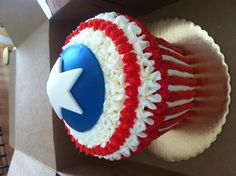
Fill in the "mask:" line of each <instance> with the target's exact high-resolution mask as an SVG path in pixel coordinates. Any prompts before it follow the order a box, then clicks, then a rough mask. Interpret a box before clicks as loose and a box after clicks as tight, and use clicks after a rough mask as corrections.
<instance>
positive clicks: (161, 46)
mask: <svg viewBox="0 0 236 176" xmlns="http://www.w3.org/2000/svg"><path fill="white" fill-rule="evenodd" d="M158 46H159V47H160V48H162V49H166V50H168V51H171V52H173V53H175V54H178V55H179V56H182V57H183V55H182V54H180V53H177V52H176V51H174V50H172V49H170V48H167V47H165V46H163V45H158Z"/></svg>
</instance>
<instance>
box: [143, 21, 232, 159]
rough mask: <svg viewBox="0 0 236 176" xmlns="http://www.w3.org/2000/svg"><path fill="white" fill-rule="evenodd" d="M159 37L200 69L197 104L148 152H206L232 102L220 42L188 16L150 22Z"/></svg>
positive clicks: (172, 155)
mask: <svg viewBox="0 0 236 176" xmlns="http://www.w3.org/2000/svg"><path fill="white" fill-rule="evenodd" d="M147 28H148V29H149V30H150V32H151V33H152V34H153V35H155V36H156V37H160V38H163V39H165V40H167V41H168V42H170V43H172V44H174V45H175V46H177V47H179V48H182V49H184V50H185V51H187V53H188V58H189V59H190V60H191V62H192V66H193V67H194V68H195V70H196V77H197V81H198V85H199V86H198V87H197V94H198V96H197V98H196V100H195V101H196V107H195V108H194V109H193V110H192V111H191V115H190V116H189V117H188V118H187V120H186V121H185V124H184V125H183V126H181V127H178V128H176V129H173V130H171V131H169V132H167V133H166V134H164V135H162V136H161V137H160V138H158V139H156V140H154V141H153V142H152V143H151V145H150V146H149V148H148V150H147V151H148V152H150V153H151V154H152V155H154V156H156V157H157V158H160V159H163V160H166V161H171V162H174V161H181V160H187V159H190V158H192V157H195V156H196V155H198V154H200V153H203V152H204V150H205V149H207V148H209V147H210V145H211V144H212V143H213V142H214V141H215V140H216V137H217V135H218V134H219V133H220V132H221V130H222V126H223V125H224V123H225V122H226V115H227V114H228V105H229V103H230V96H229V93H230V85H229V81H230V77H229V74H228V67H227V65H226V64H225V62H224V55H223V54H222V53H221V52H220V48H219V46H218V45H217V44H216V43H215V42H214V40H213V39H212V38H211V37H210V36H209V35H208V33H207V32H206V31H205V30H202V29H201V27H199V26H197V25H195V24H193V23H192V22H189V21H186V20H184V19H176V18H175V19H165V20H159V21H155V22H153V23H150V24H147Z"/></svg>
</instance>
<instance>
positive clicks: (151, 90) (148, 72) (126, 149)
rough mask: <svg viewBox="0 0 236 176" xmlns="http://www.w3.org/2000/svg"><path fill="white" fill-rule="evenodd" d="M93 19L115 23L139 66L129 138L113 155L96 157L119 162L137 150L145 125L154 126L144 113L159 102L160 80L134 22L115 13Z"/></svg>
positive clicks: (148, 115) (148, 113)
mask: <svg viewBox="0 0 236 176" xmlns="http://www.w3.org/2000/svg"><path fill="white" fill-rule="evenodd" d="M95 18H98V19H104V20H107V21H111V22H112V23H115V24H116V25H117V26H118V27H119V28H120V29H122V30H123V31H124V33H125V34H126V36H127V37H128V40H129V42H130V43H132V44H133V47H134V52H135V53H136V54H137V59H138V64H139V65H140V70H141V73H140V78H141V86H140V87H139V97H138V99H139V105H138V108H137V110H136V116H137V120H136V122H135V124H134V126H133V128H132V129H130V136H129V138H127V139H126V141H125V143H124V144H123V146H121V147H120V149H119V150H118V151H116V152H114V153H113V154H110V155H106V156H98V157H99V158H105V159H109V160H119V159H121V157H122V155H123V156H126V157H129V156H130V154H131V151H132V152H135V151H136V150H137V147H138V146H139V144H140V143H139V140H138V137H146V136H147V135H146V134H145V133H144V131H145V130H146V123H149V124H154V121H153V120H152V119H151V118H150V117H151V116H152V115H153V114H152V113H150V112H148V111H145V110H144V109H145V108H146V107H147V108H149V109H156V108H157V107H156V105H155V103H156V102H160V101H161V100H162V99H161V96H160V95H159V94H156V91H157V90H159V89H160V85H159V84H158V83H157V82H156V81H157V80H160V79H161V74H160V72H159V71H156V72H154V70H155V69H154V64H155V63H154V61H152V60H149V58H150V57H151V53H144V52H143V50H144V49H145V48H146V47H147V46H149V42H148V41H145V40H144V36H141V37H137V36H138V35H139V34H140V33H141V28H140V27H139V26H138V25H137V24H136V23H134V22H129V20H128V19H127V18H126V17H125V16H123V15H119V16H117V14H116V13H115V12H111V13H105V14H99V15H98V16H96V17H95Z"/></svg>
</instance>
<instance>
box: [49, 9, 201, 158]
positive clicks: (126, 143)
mask: <svg viewBox="0 0 236 176" xmlns="http://www.w3.org/2000/svg"><path fill="white" fill-rule="evenodd" d="M62 49H63V51H62V53H61V54H60V57H59V58H58V59H57V61H56V63H55V65H54V66H53V68H52V71H51V73H50V76H49V80H48V83H47V93H48V96H49V99H50V103H51V105H52V107H53V109H54V111H55V112H56V114H57V116H58V117H59V118H60V119H61V120H62V121H63V122H64V123H65V127H66V129H67V130H68V134H69V135H71V137H72V141H73V142H74V143H75V144H76V148H78V149H79V150H80V151H82V152H85V153H86V154H89V155H92V156H96V157H99V158H105V159H108V160H120V159H126V158H129V157H131V156H132V155H134V154H135V153H137V152H141V151H142V150H143V149H145V148H147V147H148V146H149V144H150V143H151V141H153V140H154V139H156V138H158V137H159V136H161V135H162V134H164V133H166V132H168V131H169V130H170V129H172V128H176V127H177V126H180V125H181V124H182V123H183V121H184V119H185V118H186V117H187V116H188V113H189V111H190V110H191V108H192V107H194V97H195V96H196V91H195V86H196V84H197V82H196V79H195V76H194V69H193V68H192V66H191V63H190V61H189V59H188V58H187V57H185V52H184V51H182V50H181V49H178V48H176V47H174V46H172V45H171V44H169V43H168V42H166V41H165V40H163V39H161V38H156V37H154V36H153V35H152V34H151V33H150V32H149V31H148V30H147V29H146V28H145V27H144V26H143V25H142V24H141V23H140V22H139V21H137V20H136V19H134V18H131V17H129V16H126V15H121V14H118V13H115V12H111V13H102V14H99V15H97V16H95V17H94V18H91V19H89V20H87V21H85V22H82V23H80V25H79V26H78V27H77V29H76V30H75V31H73V32H72V33H71V34H70V35H69V36H68V37H67V39H66V42H65V45H64V46H63V47H62Z"/></svg>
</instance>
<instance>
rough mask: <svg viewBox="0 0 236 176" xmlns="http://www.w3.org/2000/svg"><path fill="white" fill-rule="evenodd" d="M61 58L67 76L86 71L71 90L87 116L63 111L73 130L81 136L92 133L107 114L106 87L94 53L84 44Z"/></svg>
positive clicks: (76, 46)
mask: <svg viewBox="0 0 236 176" xmlns="http://www.w3.org/2000/svg"><path fill="white" fill-rule="evenodd" d="M60 57H61V59H62V60H63V66H62V71H63V72H66V71H69V70H73V69H77V68H82V69H83V72H82V73H81V75H80V77H79V79H78V80H77V81H76V83H75V84H74V86H73V87H72V89H71V93H72V95H73V96H74V98H75V100H76V101H77V103H78V104H79V106H80V107H81V109H82V110H83V114H77V113H75V112H72V111H69V110H67V109H64V108H62V115H63V118H64V120H65V121H66V123H67V124H68V125H69V126H70V127H71V128H73V129H75V130H77V131H79V132H85V131H88V130H90V129H92V128H93V126H94V125H95V124H96V123H97V121H98V119H99V117H100V115H101V113H102V111H103V103H104V98H105V85H104V77H103V72H102V69H101V67H100V64H99V63H98V60H97V58H96V56H95V55H94V54H93V52H92V51H91V50H90V49H89V48H88V47H86V46H85V45H82V44H74V45H71V46H69V47H67V48H66V49H65V50H64V51H63V52H62V53H61V56H60ZM65 84H66V83H65Z"/></svg>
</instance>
